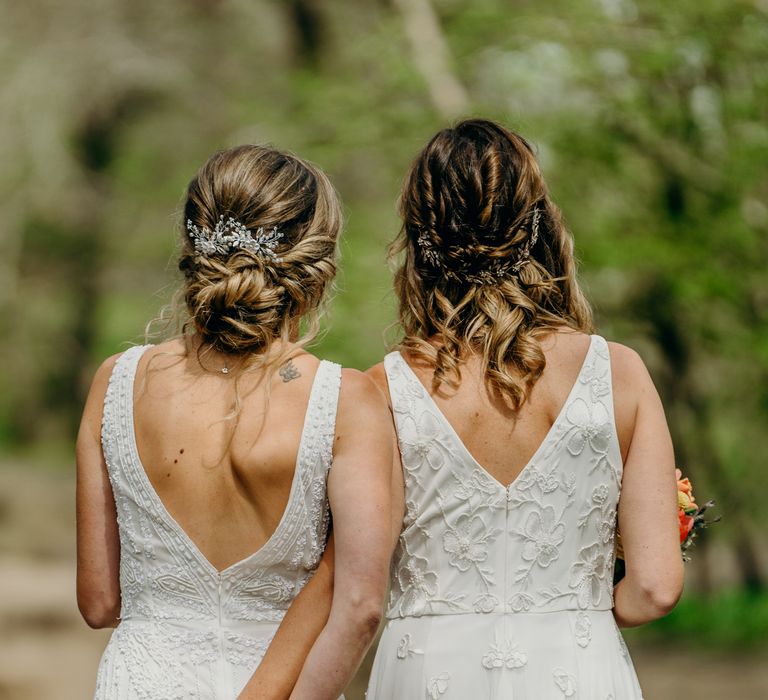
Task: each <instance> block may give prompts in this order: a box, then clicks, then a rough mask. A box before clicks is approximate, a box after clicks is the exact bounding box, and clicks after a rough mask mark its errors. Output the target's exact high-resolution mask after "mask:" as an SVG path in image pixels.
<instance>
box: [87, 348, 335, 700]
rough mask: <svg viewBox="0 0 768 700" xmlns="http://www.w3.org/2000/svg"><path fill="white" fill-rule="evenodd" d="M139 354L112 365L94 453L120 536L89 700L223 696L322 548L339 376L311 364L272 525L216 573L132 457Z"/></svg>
mask: <svg viewBox="0 0 768 700" xmlns="http://www.w3.org/2000/svg"><path fill="white" fill-rule="evenodd" d="M146 347H148V346H145V347H134V348H131V349H130V350H128V351H127V352H125V353H124V354H123V355H122V356H121V357H120V358H119V359H118V361H117V363H116V364H115V368H114V370H113V372H112V377H111V379H110V382H109V388H108V389H107V394H106V398H105V402H104V419H103V425H102V447H103V450H104V457H105V459H106V463H107V469H108V471H109V478H110V481H111V484H112V490H113V492H114V496H115V503H116V505H117V519H118V525H119V529H120V590H121V595H122V611H121V619H120V624H119V625H118V627H117V629H115V631H114V633H113V634H112V638H111V639H110V641H109V644H108V645H107V648H106V650H105V652H104V655H103V657H102V659H101V664H100V666H99V672H98V677H97V681H96V695H95V697H96V699H97V700H128V699H130V700H133V699H137V700H139V699H140V700H171V699H173V700H176V699H178V700H182V699H183V700H190V699H192V698H199V699H205V700H224V699H226V700H232V699H233V698H235V697H236V696H237V694H238V692H239V691H240V690H241V689H242V687H243V686H244V685H245V683H246V682H247V681H248V679H249V678H250V676H251V674H252V673H253V671H254V669H255V668H256V666H257V665H258V664H259V662H260V660H261V658H262V657H263V655H264V652H265V650H266V648H267V646H268V645H269V643H270V640H271V639H272V637H273V635H274V633H275V631H276V629H277V627H278V625H279V624H280V621H281V620H282V618H283V615H284V614H285V611H286V610H287V609H288V607H289V606H290V604H291V601H292V600H293V599H294V598H295V597H296V595H297V594H298V592H299V591H300V590H301V588H302V586H303V585H304V584H305V583H306V582H307V580H308V579H309V578H310V576H311V575H312V572H313V570H314V569H315V567H316V566H317V564H318V562H319V560H320V556H321V554H322V552H323V549H324V547H325V542H326V535H327V531H328V519H329V511H328V502H327V496H326V476H327V472H328V469H329V467H330V464H331V450H332V446H333V436H334V431H335V421H336V405H337V400H338V394H339V386H340V377H341V372H340V369H341V368H340V367H339V366H338V365H336V364H333V363H330V362H321V363H320V366H319V369H318V370H317V375H316V377H315V379H314V384H313V387H312V392H311V395H310V399H309V404H308V406H307V412H306V417H305V423H304V429H303V432H302V436H301V445H300V447H299V453H298V458H297V461H296V471H295V474H294V477H293V484H292V486H291V491H290V496H289V499H288V505H287V506H286V508H285V512H284V513H283V516H282V519H281V520H280V523H279V524H278V526H277V529H276V530H275V532H274V533H273V534H272V536H271V537H270V538H269V540H268V541H267V542H266V543H265V544H264V545H263V546H262V547H261V548H260V549H259V550H258V551H256V552H254V553H253V554H251V555H250V556H248V557H246V558H245V559H243V560H242V561H239V562H237V563H236V564H233V565H232V566H230V567H228V568H226V569H225V570H223V571H217V570H216V569H215V568H214V567H213V565H212V564H211V563H210V562H209V561H208V560H207V559H206V558H205V557H204V556H203V554H202V553H201V552H200V550H199V549H198V548H197V547H196V546H195V544H194V543H193V542H192V541H191V540H190V538H189V537H188V536H187V534H186V533H185V532H184V530H183V529H182V528H181V527H180V526H179V524H178V523H177V522H176V521H175V520H174V519H173V518H172V517H171V515H170V514H169V513H168V511H167V510H166V509H165V507H164V506H163V503H162V502H161V500H160V498H159V496H158V495H157V492H156V491H155V489H154V488H153V487H152V484H151V483H150V481H149V478H148V477H147V474H146V472H145V471H144V468H143V466H142V464H141V461H140V460H139V456H138V452H137V448H136V436H135V434H134V428H133V384H134V376H135V373H136V366H137V364H138V362H139V358H140V357H141V355H142V353H143V352H144V350H145V349H146Z"/></svg>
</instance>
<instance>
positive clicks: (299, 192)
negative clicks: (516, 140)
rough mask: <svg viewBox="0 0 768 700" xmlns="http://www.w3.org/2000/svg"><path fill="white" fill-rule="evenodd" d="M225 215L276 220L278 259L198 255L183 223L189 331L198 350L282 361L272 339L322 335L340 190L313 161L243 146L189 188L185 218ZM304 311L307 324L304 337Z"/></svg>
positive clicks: (252, 226) (208, 223) (297, 341)
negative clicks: (300, 331) (321, 313)
mask: <svg viewBox="0 0 768 700" xmlns="http://www.w3.org/2000/svg"><path fill="white" fill-rule="evenodd" d="M222 216H223V217H224V218H225V219H228V218H229V217H232V218H233V219H236V220H237V221H239V222H240V223H241V224H243V225H244V226H245V227H246V228H248V229H249V230H251V231H256V230H257V229H258V228H260V227H264V229H265V230H268V229H272V228H273V227H277V229H278V230H279V231H280V232H281V233H282V238H281V239H280V243H279V246H278V247H277V249H276V251H275V252H276V253H277V255H278V258H279V260H273V259H271V258H266V257H263V256H261V255H259V254H257V253H254V252H251V251H249V250H236V251H234V252H231V253H228V254H226V255H205V254H200V253H198V252H197V251H196V250H195V247H194V245H193V242H192V241H191V240H190V237H189V236H188V235H187V231H186V229H185V228H184V227H183V226H182V244H181V246H182V247H181V254H180V257H179V269H180V270H181V272H182V273H183V275H184V283H183V289H182V294H183V299H184V303H185V306H186V310H187V313H188V319H187V321H186V322H185V324H184V327H183V329H184V331H185V333H187V334H189V333H194V334H195V335H197V336H198V337H199V339H200V345H199V346H198V356H200V353H201V351H204V350H205V349H206V348H211V349H213V350H216V351H218V352H221V353H225V354H229V355H237V356H245V357H246V358H247V360H248V363H249V367H256V366H264V365H265V364H266V363H267V362H274V364H277V363H278V361H279V359H276V358H271V353H270V351H271V349H272V347H273V344H274V343H276V342H277V341H282V342H283V343H284V347H285V345H287V344H288V343H293V344H294V345H293V347H294V348H295V347H296V345H299V346H304V345H306V344H307V343H309V342H310V341H311V340H312V339H313V338H314V337H315V336H316V334H317V331H318V328H319V311H320V308H321V303H322V301H323V299H324V297H325V295H326V292H327V290H328V288H329V287H330V285H331V283H332V281H333V279H334V277H335V275H336V269H337V239H338V235H339V232H340V230H341V224H342V219H341V206H340V204H339V200H338V197H337V195H336V192H335V190H334V188H333V186H332V185H331V183H330V181H329V180H328V178H327V177H326V175H325V174H324V173H323V172H322V171H321V170H320V169H319V168H317V167H315V166H314V165H312V164H310V163H308V162H307V161H304V160H302V159H300V158H298V157H296V156H294V155H292V154H290V153H284V152H281V151H277V150H275V149H272V148H268V147H265V146H238V147H236V148H232V149H229V150H225V151H221V152H219V153H216V154H215V155H213V156H212V157H211V158H210V159H209V160H208V161H207V162H206V163H205V164H204V165H203V166H202V168H200V170H199V172H198V173H197V175H196V176H195V177H194V179H193V180H192V182H190V184H189V187H188V189H187V197H186V203H185V205H184V213H183V218H182V222H187V221H190V222H191V223H192V224H194V225H196V226H198V227H200V228H207V229H209V230H213V228H214V227H215V225H216V222H217V221H218V220H219V218H220V217H222ZM300 319H301V320H302V321H303V322H304V326H305V332H304V333H303V335H302V336H301V337H300V338H297V335H298V329H299V321H300ZM283 359H285V357H283Z"/></svg>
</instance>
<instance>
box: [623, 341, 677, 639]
mask: <svg viewBox="0 0 768 700" xmlns="http://www.w3.org/2000/svg"><path fill="white" fill-rule="evenodd" d="M611 349H612V358H613V359H614V365H615V367H616V370H615V371H616V372H617V373H620V374H621V375H623V376H622V378H620V379H618V381H617V382H616V385H617V387H622V386H623V387H626V389H620V391H621V393H620V394H618V397H619V400H620V401H622V402H623V403H624V405H626V404H627V402H626V401H624V400H623V396H627V398H629V396H630V395H632V396H636V397H637V403H636V411H635V415H634V429H633V430H632V431H631V440H630V442H629V447H628V450H627V455H626V459H625V461H624V477H623V481H622V491H621V499H620V500H619V530H620V532H621V541H622V544H623V547H624V557H625V563H626V576H625V577H624V578H623V579H622V580H621V581H620V582H619V584H618V585H617V586H616V590H615V595H614V616H615V617H616V621H617V622H618V624H619V625H620V626H622V627H634V626H636V625H641V624H644V623H646V622H650V621H651V620H655V619H657V618H659V617H663V616H664V615H666V614H667V613H668V612H669V611H670V610H672V608H673V607H674V606H675V604H676V603H677V601H678V599H679V597H680V593H681V592H682V587H683V561H682V556H681V553H680V540H679V535H678V526H677V487H676V482H675V457H674V453H673V450H672V439H671V437H670V435H669V428H668V426H667V421H666V418H665V416H664V409H663V407H662V405H661V400H660V399H659V395H658V393H657V392H656V388H655V387H654V386H653V382H652V380H651V378H650V376H649V375H648V371H647V370H646V368H645V365H644V364H643V362H642V360H641V359H640V358H639V357H638V356H637V355H636V354H635V353H634V352H633V351H631V350H629V349H628V348H622V347H621V346H614V345H612V348H611ZM629 392H631V394H630V393H629ZM617 403H618V401H617ZM617 417H619V418H621V417H620V416H619V414H618V413H617ZM624 423H625V424H626V423H627V421H624ZM619 429H620V432H622V426H621V425H620V427H619ZM624 432H626V431H624Z"/></svg>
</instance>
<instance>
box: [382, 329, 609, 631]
mask: <svg viewBox="0 0 768 700" xmlns="http://www.w3.org/2000/svg"><path fill="white" fill-rule="evenodd" d="M385 369H386V373H387V379H388V383H389V391H390V394H391V399H392V406H393V410H394V415H395V422H396V426H397V433H398V440H399V444H400V451H401V455H402V463H403V471H404V476H405V490H406V515H405V519H404V522H403V529H402V534H401V536H400V541H399V544H398V547H397V550H396V552H395V557H394V560H393V575H392V590H391V596H390V604H389V608H388V617H390V618H402V617H410V616H420V615H439V614H456V613H492V612H504V613H515V612H551V611H559V610H587V609H591V610H608V609H610V608H612V606H613V602H612V595H613V583H612V572H613V563H614V549H615V543H614V536H615V529H616V508H617V503H618V498H619V493H620V488H621V476H622V461H621V453H620V450H619V445H618V441H617V437H616V430H615V426H614V418H613V397H612V389H611V368H610V358H609V354H608V346H607V343H606V342H605V340H604V339H603V338H601V337H599V336H592V338H591V342H590V346H589V350H588V352H587V356H586V358H585V360H584V364H583V366H582V368H581V371H580V373H579V375H578V378H577V380H576V382H575V384H574V386H573V388H572V390H571V392H570V395H569V396H568V398H567V400H566V402H565V404H564V405H563V408H562V410H561V411H560V414H559V416H558V417H557V419H556V420H555V423H554V424H553V426H552V428H551V429H550V431H549V433H548V434H547V436H546V437H545V439H544V441H543V442H542V443H541V445H540V446H539V448H538V449H537V451H536V452H535V454H534V455H533V457H532V458H531V459H530V461H529V462H528V464H527V465H526V466H525V467H524V468H523V470H522V471H521V472H520V474H519V476H518V477H517V478H516V479H515V481H514V482H513V483H512V484H510V485H509V486H508V487H507V488H505V487H504V486H503V485H502V484H500V483H499V482H498V481H497V480H496V479H494V478H493V477H492V476H491V475H490V474H489V473H488V472H487V471H486V470H485V469H483V467H482V466H481V465H479V464H478V463H477V462H476V461H475V460H474V459H473V457H472V456H471V455H470V454H469V452H468V451H467V449H466V447H465V446H464V445H463V443H462V442H461V440H460V439H459V437H458V435H457V434H456V433H455V431H454V430H453V428H452V427H451V425H450V424H449V423H448V421H447V420H446V419H445V417H444V416H443V415H442V413H441V412H440V410H439V409H438V407H437V405H436V404H435V403H434V401H433V400H432V398H431V397H430V395H429V394H428V392H427V391H426V389H425V388H424V386H423V385H422V384H421V382H420V381H419V380H418V378H417V377H416V375H415V374H414V373H413V371H412V370H411V369H410V368H409V367H408V365H407V363H406V362H405V360H404V359H403V357H402V356H401V355H400V354H399V353H397V352H395V353H391V354H389V355H388V356H387V357H386V359H385Z"/></svg>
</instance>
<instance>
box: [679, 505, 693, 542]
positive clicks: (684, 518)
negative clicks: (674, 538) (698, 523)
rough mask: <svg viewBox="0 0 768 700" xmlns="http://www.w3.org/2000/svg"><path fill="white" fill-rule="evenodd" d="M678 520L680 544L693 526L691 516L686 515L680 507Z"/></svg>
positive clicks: (686, 537)
mask: <svg viewBox="0 0 768 700" xmlns="http://www.w3.org/2000/svg"><path fill="white" fill-rule="evenodd" d="M678 522H679V525H680V544H683V542H685V540H687V539H688V535H689V533H690V532H691V529H692V528H693V516H691V515H686V514H685V511H684V510H683V509H682V508H681V509H680V510H679V511H678Z"/></svg>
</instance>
